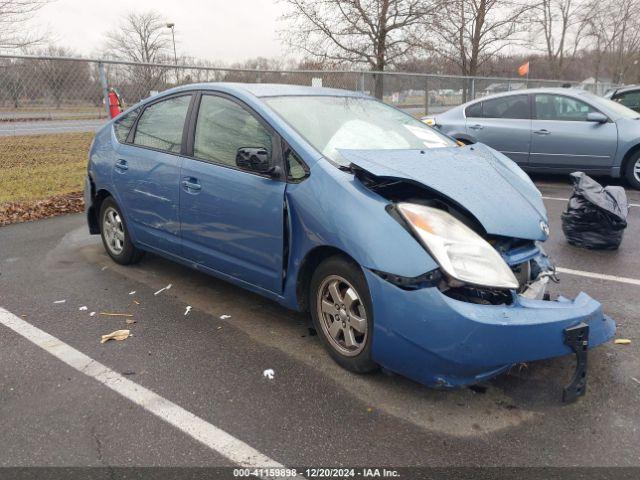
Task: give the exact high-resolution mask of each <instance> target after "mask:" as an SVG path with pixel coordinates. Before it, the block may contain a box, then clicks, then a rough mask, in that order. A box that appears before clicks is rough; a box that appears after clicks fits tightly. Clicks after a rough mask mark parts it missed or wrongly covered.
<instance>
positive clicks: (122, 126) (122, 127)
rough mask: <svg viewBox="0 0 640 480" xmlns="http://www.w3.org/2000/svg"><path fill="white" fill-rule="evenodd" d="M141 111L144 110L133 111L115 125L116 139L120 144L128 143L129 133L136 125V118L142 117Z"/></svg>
mask: <svg viewBox="0 0 640 480" xmlns="http://www.w3.org/2000/svg"><path fill="white" fill-rule="evenodd" d="M141 110H142V108H140V107H138V108H136V109H135V110H132V111H130V112H129V113H127V114H125V115H123V116H121V117H120V118H119V119H118V120H116V121H115V123H114V124H113V130H114V131H115V134H116V138H117V139H118V141H119V142H120V143H125V142H126V141H127V137H128V136H129V131H130V130H131V127H132V126H133V124H134V123H135V121H136V118H138V115H140V111H141Z"/></svg>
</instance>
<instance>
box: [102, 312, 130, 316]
mask: <svg viewBox="0 0 640 480" xmlns="http://www.w3.org/2000/svg"><path fill="white" fill-rule="evenodd" d="M100 315H102V316H103V317H133V315H131V314H130V313H111V312H100Z"/></svg>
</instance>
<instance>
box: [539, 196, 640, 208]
mask: <svg viewBox="0 0 640 480" xmlns="http://www.w3.org/2000/svg"><path fill="white" fill-rule="evenodd" d="M542 199H543V200H556V201H558V202H568V201H569V199H568V198H560V197H544V196H543V197H542ZM629 206H630V207H640V204H638V203H630V204H629Z"/></svg>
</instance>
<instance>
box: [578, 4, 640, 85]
mask: <svg viewBox="0 0 640 480" xmlns="http://www.w3.org/2000/svg"><path fill="white" fill-rule="evenodd" d="M592 5H593V12H594V13H593V15H592V16H591V18H590V19H589V22H588V25H589V39H590V41H591V44H590V48H591V49H592V50H593V51H594V53H595V55H596V68H595V70H596V79H598V77H599V75H600V73H601V72H602V70H603V69H604V70H605V71H608V72H609V75H610V77H611V81H613V82H614V83H621V82H625V81H629V82H637V81H640V72H639V71H638V63H639V61H640V0H600V1H595V0H594V1H593V4H592ZM632 72H633V73H634V74H635V75H633V76H631V73H632Z"/></svg>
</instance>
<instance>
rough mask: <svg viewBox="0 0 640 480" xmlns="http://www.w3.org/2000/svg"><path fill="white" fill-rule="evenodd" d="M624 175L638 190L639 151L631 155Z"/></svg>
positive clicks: (639, 173) (639, 182)
mask: <svg viewBox="0 0 640 480" xmlns="http://www.w3.org/2000/svg"><path fill="white" fill-rule="evenodd" d="M624 176H625V178H626V179H627V182H629V185H631V186H632V187H633V188H635V189H636V190H640V151H638V152H636V153H634V154H633V157H631V158H630V159H629V161H628V162H627V166H626V168H625V171H624Z"/></svg>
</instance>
